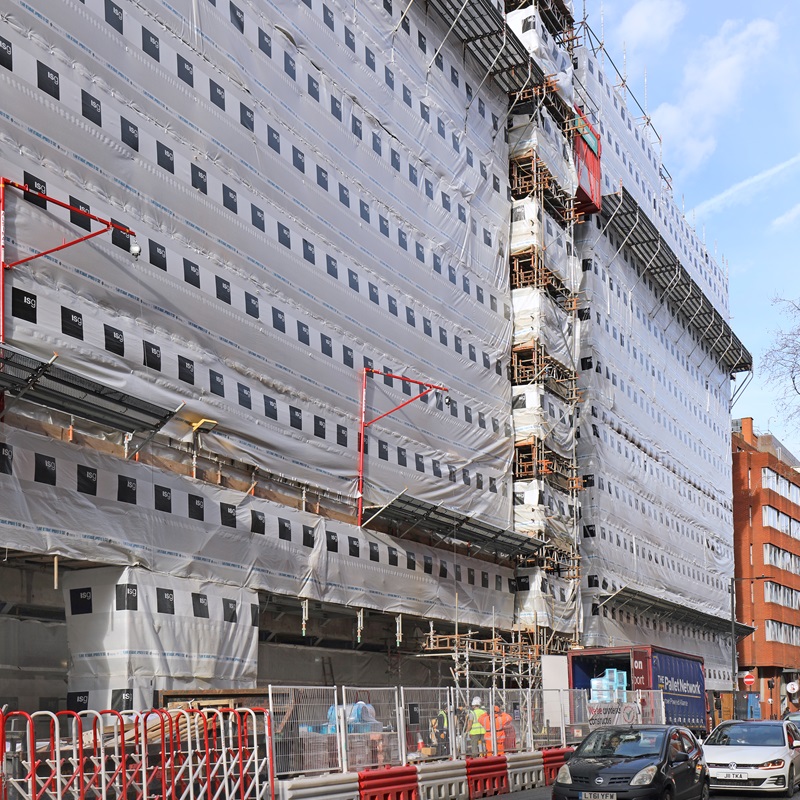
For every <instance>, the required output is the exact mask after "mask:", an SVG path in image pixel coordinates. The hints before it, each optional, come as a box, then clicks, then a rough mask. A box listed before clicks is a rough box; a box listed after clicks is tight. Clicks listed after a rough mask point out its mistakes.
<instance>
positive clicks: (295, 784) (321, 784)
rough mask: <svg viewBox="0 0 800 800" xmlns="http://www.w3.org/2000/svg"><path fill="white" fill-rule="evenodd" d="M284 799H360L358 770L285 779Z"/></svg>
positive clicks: (283, 786)
mask: <svg viewBox="0 0 800 800" xmlns="http://www.w3.org/2000/svg"><path fill="white" fill-rule="evenodd" d="M281 789H282V791H281V798H282V800H322V799H323V798H324V800H360V797H361V794H360V792H359V786H358V773H357V772H334V773H332V774H329V775H312V776H310V777H307V778H294V779H293V780H290V781H283V782H282V786H281Z"/></svg>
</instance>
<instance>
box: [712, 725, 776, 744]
mask: <svg viewBox="0 0 800 800" xmlns="http://www.w3.org/2000/svg"><path fill="white" fill-rule="evenodd" d="M785 743H786V739H785V738H784V735H783V725H757V724H753V723H747V722H742V723H739V724H735V725H721V726H720V727H719V728H717V729H716V730H715V731H714V732H713V733H712V734H711V736H709V737H708V739H706V741H705V744H707V745H717V746H718V747H780V746H781V745H782V744H785Z"/></svg>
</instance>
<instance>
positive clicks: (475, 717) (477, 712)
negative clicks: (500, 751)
mask: <svg viewBox="0 0 800 800" xmlns="http://www.w3.org/2000/svg"><path fill="white" fill-rule="evenodd" d="M485 716H486V709H485V708H483V704H482V703H481V699H480V697H478V696H477V695H476V696H475V697H473V698H472V708H471V709H470V712H469V713H468V714H467V720H466V724H465V726H464V734H465V735H466V736H468V737H469V754H470V755H471V756H483V755H486V742H485V736H486V728H485V727H484V726H483V724H482V723H481V720H482V719H483V718H484V717H485Z"/></svg>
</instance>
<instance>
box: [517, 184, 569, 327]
mask: <svg viewBox="0 0 800 800" xmlns="http://www.w3.org/2000/svg"><path fill="white" fill-rule="evenodd" d="M531 247H536V248H538V249H539V250H540V251H541V257H542V259H543V263H544V265H545V266H546V267H547V268H548V269H549V270H550V271H551V272H553V273H555V275H556V276H557V277H558V278H559V279H560V280H561V282H562V283H563V284H564V285H565V286H566V287H567V288H568V289H569V290H570V291H573V292H574V291H575V290H576V288H577V284H578V279H579V278H578V264H577V259H576V258H575V257H574V253H573V251H572V243H571V242H570V241H569V240H568V238H567V236H566V234H565V231H564V229H563V228H562V227H561V226H560V225H558V224H557V223H556V222H555V220H553V219H552V218H551V217H550V215H549V214H547V213H546V212H543V211H542V207H541V204H540V203H539V201H538V200H537V199H536V198H534V197H527V198H525V199H524V200H515V201H514V203H513V205H512V208H511V252H512V253H519V252H520V251H523V250H527V249H528V248H531ZM514 322H515V325H516V320H515V321H514Z"/></svg>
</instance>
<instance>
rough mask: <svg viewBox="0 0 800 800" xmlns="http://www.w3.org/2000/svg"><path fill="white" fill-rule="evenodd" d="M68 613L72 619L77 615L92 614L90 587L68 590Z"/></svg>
mask: <svg viewBox="0 0 800 800" xmlns="http://www.w3.org/2000/svg"><path fill="white" fill-rule="evenodd" d="M69 613H70V614H72V616H73V617H74V616H77V615H78V614H91V613H92V589H91V587H90V586H87V587H85V588H83V589H70V590H69Z"/></svg>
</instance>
